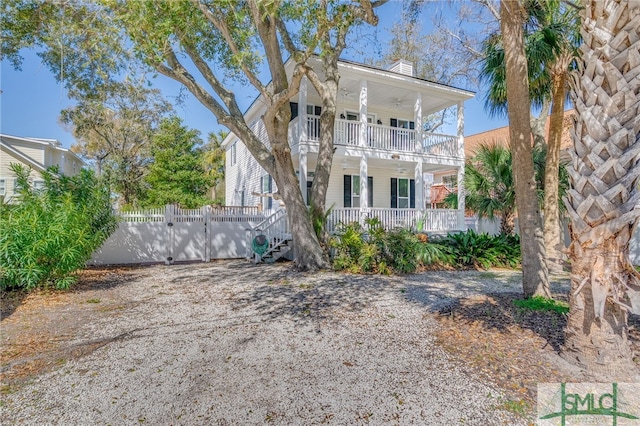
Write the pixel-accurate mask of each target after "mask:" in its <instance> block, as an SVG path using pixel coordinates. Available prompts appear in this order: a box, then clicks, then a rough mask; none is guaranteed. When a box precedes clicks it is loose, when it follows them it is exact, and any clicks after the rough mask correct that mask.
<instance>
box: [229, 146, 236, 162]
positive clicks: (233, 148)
mask: <svg viewBox="0 0 640 426" xmlns="http://www.w3.org/2000/svg"><path fill="white" fill-rule="evenodd" d="M236 145H237V142H234V143H233V145H231V154H230V157H231V159H230V161H231V165H232V166H235V165H236V161H237V157H236V149H237V148H236Z"/></svg>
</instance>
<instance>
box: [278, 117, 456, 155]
mask: <svg viewBox="0 0 640 426" xmlns="http://www.w3.org/2000/svg"><path fill="white" fill-rule="evenodd" d="M361 129H362V123H361V122H359V121H351V120H343V119H337V120H336V123H335V129H334V131H335V135H334V141H333V142H334V144H335V145H338V146H353V147H357V146H360V143H359V139H360V132H361ZM298 130H299V129H298V120H293V121H292V122H291V124H290V125H289V140H290V141H291V146H292V147H293V146H296V145H298V144H299V142H300V132H299V131H298ZM366 131H367V134H366V137H365V141H366V147H369V148H374V149H379V150H385V151H392V152H408V153H420V154H430V155H437V156H448V157H455V158H457V157H459V150H458V137H457V136H455V135H443V134H439V133H429V132H423V133H422V143H418V142H417V141H418V138H419V134H418V132H417V131H416V130H411V129H403V128H398V127H391V126H384V125H381V124H371V123H369V124H367V129H366ZM319 139H320V119H319V117H307V140H308V141H310V142H318V141H319Z"/></svg>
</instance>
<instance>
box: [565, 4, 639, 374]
mask: <svg viewBox="0 0 640 426" xmlns="http://www.w3.org/2000/svg"><path fill="white" fill-rule="evenodd" d="M585 3H586V4H584V6H585V8H584V10H583V12H582V13H583V20H582V35H583V39H584V44H583V46H582V48H581V50H582V63H579V69H578V72H577V73H576V74H574V76H573V77H574V78H573V79H572V80H571V83H572V99H573V103H574V106H575V108H576V112H577V118H576V123H575V132H574V133H573V134H572V136H573V143H574V146H573V148H572V149H571V150H570V155H571V158H572V162H571V166H570V167H568V168H567V170H568V172H569V175H570V178H571V187H572V189H570V190H569V192H568V196H567V200H566V205H567V211H568V213H569V216H570V218H571V227H570V229H571V239H572V243H571V248H570V251H569V253H570V256H571V264H572V275H571V279H572V283H571V287H572V291H571V298H570V300H569V302H570V310H569V319H568V322H567V328H566V339H565V347H564V351H563V355H564V356H565V357H566V358H568V359H570V360H573V361H575V362H577V363H578V364H579V365H580V366H582V367H586V368H587V369H588V370H589V371H590V372H591V373H594V374H597V375H599V376H604V377H606V379H605V380H607V381H609V380H610V381H618V380H628V378H629V377H631V380H634V377H633V375H634V374H635V375H638V368H637V365H635V364H634V362H633V359H632V352H631V350H630V348H629V342H628V329H627V315H628V311H632V312H635V313H636V314H640V284H639V283H640V281H639V280H638V274H637V272H636V271H635V270H634V269H633V268H632V267H631V265H630V262H629V240H630V238H631V235H632V233H633V230H634V229H635V226H636V225H637V224H638V215H639V214H640V209H635V207H636V205H637V203H638V200H639V199H640V193H639V191H638V184H639V183H640V164H639V161H640V160H639V159H640V136H639V135H640V121H638V116H639V115H640V102H638V99H639V97H640V82H639V81H638V79H637V78H631V77H628V76H630V75H636V76H637V73H638V67H640V65H639V64H638V61H637V57H638V55H637V52H638V51H639V50H640V30H639V27H638V24H637V20H638V17H639V16H640V2H637V1H636V2H627V1H619V0H591V1H588V2H585Z"/></svg>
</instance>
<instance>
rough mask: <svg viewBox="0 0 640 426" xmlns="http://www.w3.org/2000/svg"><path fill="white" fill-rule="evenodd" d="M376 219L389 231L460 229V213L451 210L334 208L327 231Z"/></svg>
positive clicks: (328, 221) (331, 231) (332, 231)
mask: <svg viewBox="0 0 640 426" xmlns="http://www.w3.org/2000/svg"><path fill="white" fill-rule="evenodd" d="M373 217H376V218H378V219H379V220H380V222H382V226H383V227H384V228H385V229H387V230H389V229H394V228H405V229H410V230H412V231H424V232H448V231H457V230H459V229H460V225H459V224H458V211H457V210H451V209H426V210H416V209H387V208H370V209H362V210H360V209H359V208H343V209H340V208H337V209H336V208H334V209H333V210H331V213H330V214H329V217H328V218H327V231H328V232H329V233H334V232H336V231H337V230H338V227H339V225H340V224H349V223H353V222H359V223H361V224H363V225H364V221H365V219H367V218H373Z"/></svg>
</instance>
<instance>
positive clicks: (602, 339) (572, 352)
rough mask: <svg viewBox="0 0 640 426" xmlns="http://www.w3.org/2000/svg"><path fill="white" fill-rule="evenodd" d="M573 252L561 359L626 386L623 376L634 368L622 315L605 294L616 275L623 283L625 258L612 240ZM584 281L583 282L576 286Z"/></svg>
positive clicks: (624, 312) (622, 311) (620, 308)
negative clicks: (577, 253)
mask: <svg viewBox="0 0 640 426" xmlns="http://www.w3.org/2000/svg"><path fill="white" fill-rule="evenodd" d="M576 252H580V256H575V257H574V259H572V275H571V277H572V279H571V293H570V295H569V304H570V306H571V311H570V314H569V318H568V321H567V328H566V332H565V345H564V350H563V356H564V357H565V358H567V359H569V360H570V361H572V362H574V363H576V364H578V365H580V366H582V367H584V368H586V369H587V370H589V371H591V372H594V373H596V374H599V375H600V376H603V378H606V380H611V381H625V374H627V373H630V372H632V371H633V370H634V369H635V368H636V367H635V366H634V365H633V361H631V360H632V356H633V354H632V351H631V345H630V342H629V340H628V334H629V330H628V325H627V311H626V310H625V309H624V308H623V307H621V306H620V305H618V304H616V303H614V302H613V301H612V299H611V298H610V297H607V294H608V293H609V291H610V287H611V286H610V283H613V282H616V281H617V277H616V274H617V275H620V274H621V275H622V276H624V277H625V279H628V275H627V273H626V272H625V271H626V270H627V267H628V266H629V265H628V264H625V262H624V260H623V259H624V258H625V257H626V254H625V253H623V252H622V251H621V248H620V247H619V246H618V244H617V243H616V241H615V239H614V238H611V239H608V240H607V241H604V242H603V243H602V244H601V245H599V247H597V248H581V249H577V250H576ZM583 277H584V278H587V281H586V282H585V283H584V285H582V286H581V284H582V281H583V280H584V278H583ZM580 287H581V288H580ZM594 306H597V307H598V308H597V310H595V309H594ZM599 307H602V315H600V313H599V312H598V310H600V308H599Z"/></svg>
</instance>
